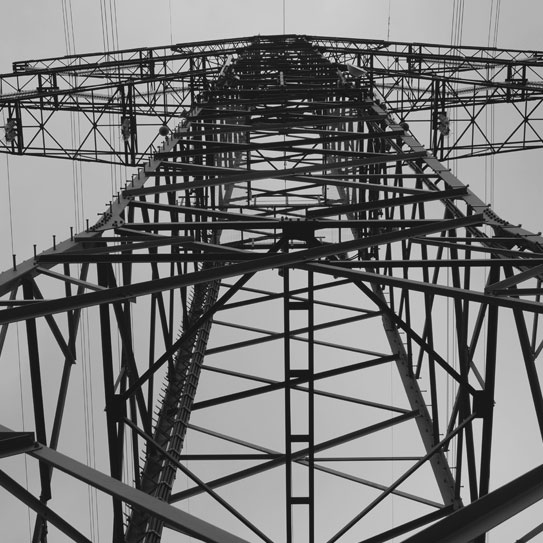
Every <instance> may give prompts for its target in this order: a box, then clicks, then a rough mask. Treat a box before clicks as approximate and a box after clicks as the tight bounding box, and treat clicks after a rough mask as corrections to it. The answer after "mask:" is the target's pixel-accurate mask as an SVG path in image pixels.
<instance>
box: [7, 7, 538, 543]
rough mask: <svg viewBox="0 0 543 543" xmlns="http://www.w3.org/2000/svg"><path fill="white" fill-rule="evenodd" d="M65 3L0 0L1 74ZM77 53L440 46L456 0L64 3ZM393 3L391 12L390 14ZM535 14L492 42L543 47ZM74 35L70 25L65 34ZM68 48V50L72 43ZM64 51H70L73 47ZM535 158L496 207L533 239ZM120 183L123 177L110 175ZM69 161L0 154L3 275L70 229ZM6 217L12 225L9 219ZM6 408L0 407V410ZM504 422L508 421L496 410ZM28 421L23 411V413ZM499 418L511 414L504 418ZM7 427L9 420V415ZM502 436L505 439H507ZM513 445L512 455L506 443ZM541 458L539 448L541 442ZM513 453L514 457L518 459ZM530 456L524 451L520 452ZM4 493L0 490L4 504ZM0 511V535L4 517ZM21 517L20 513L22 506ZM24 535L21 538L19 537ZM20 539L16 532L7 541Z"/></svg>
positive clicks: (499, 184)
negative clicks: (378, 43)
mask: <svg viewBox="0 0 543 543" xmlns="http://www.w3.org/2000/svg"><path fill="white" fill-rule="evenodd" d="M495 4H496V2H495V1H493V0H477V1H471V2H470V1H469V0H468V2H466V5H465V10H464V18H463V27H462V29H463V34H462V43H463V44H465V45H486V44H487V43H488V39H489V14H490V11H491V6H493V5H495ZM62 5H63V2H61V0H55V1H50V0H47V1H43V0H26V1H21V2H4V4H3V6H2V34H3V36H2V41H3V47H2V48H0V72H9V71H11V63H12V62H13V61H16V60H25V59H32V58H42V57H48V56H51V57H57V56H62V55H64V54H66V52H67V48H66V35H65V32H64V25H63V16H62ZM66 5H71V10H72V17H73V35H72V34H70V36H69V37H70V40H71V39H72V37H73V43H74V44H75V52H77V53H83V52H92V51H99V50H104V49H106V48H107V46H108V45H109V46H110V47H111V46H112V45H113V44H118V46H119V47H120V48H131V47H142V46H154V45H163V44H168V43H172V42H173V43H175V42H190V41H197V40H207V39H218V38H224V37H237V36H248V35H255V34H280V33H282V32H283V23H284V24H285V30H286V32H287V33H300V34H315V35H323V36H326V35H329V36H348V37H351V36H352V37H361V38H375V39H387V37H389V38H390V39H391V40H400V41H418V42H433V43H447V42H449V41H450V38H451V19H452V14H453V8H454V6H455V5H458V2H454V1H453V0H391V1H390V3H389V2H388V1H387V0H373V1H370V0H334V1H330V0H329V1H325V0H286V2H285V6H286V10H285V19H284V20H283V1H282V0H232V1H223V0H199V1H197V2H195V1H193V0H183V1H178V0H171V1H168V0H157V1H154V2H144V1H141V0H117V3H116V20H117V27H116V32H111V31H107V30H105V29H104V27H103V25H102V24H101V8H103V9H106V10H109V9H110V7H111V6H112V5H113V4H112V3H110V1H107V0H104V1H102V0H101V1H100V2H85V1H83V0H72V1H71V2H68V0H66ZM389 6H390V10H389ZM542 16H543V7H541V6H540V5H539V4H538V3H536V2H534V1H533V0H502V1H501V18H500V25H499V33H498V42H497V43H498V46H499V47H503V48H518V49H536V50H543V33H542V32H541V21H542ZM70 32H71V27H70ZM70 43H72V42H70ZM70 47H71V45H70ZM540 159H541V152H538V153H537V154H533V155H528V154H526V153H524V154H523V153H520V154H518V156H512V155H508V156H506V157H499V158H497V159H496V172H497V175H496V179H495V200H494V207H495V209H496V210H497V212H498V213H499V214H500V215H501V216H502V217H504V218H506V219H509V220H511V221H512V222H522V223H523V224H524V226H525V227H527V228H529V229H532V230H534V231H539V230H541V229H542V228H543V220H542V218H541V213H540V209H541V205H542V203H543V191H542V189H541V181H540V175H541V174H540V167H538V164H539V162H540ZM480 171H481V170H474V169H473V168H471V167H470V166H469V165H467V164H461V165H459V166H458V176H459V177H460V178H461V179H462V180H463V181H465V182H467V183H470V185H471V187H472V188H474V190H476V191H477V192H478V194H479V195H480V196H483V194H482V193H481V191H483V192H484V190H485V184H484V180H483V179H482V178H481V175H480ZM8 172H9V180H10V188H11V195H10V196H11V213H10V208H9V206H8V200H9V198H8ZM78 175H80V182H81V185H82V190H83V193H84V196H85V198H84V199H85V201H84V207H85V216H86V217H89V218H90V219H91V222H93V221H94V220H95V218H96V213H97V212H99V211H101V210H102V209H103V208H104V202H106V201H108V200H109V199H110V196H111V192H112V190H111V170H110V169H109V167H96V166H92V165H84V166H83V168H82V170H81V171H80V174H78ZM116 175H121V176H122V175H124V172H122V171H121V172H117V173H116ZM72 179H73V170H72V165H71V164H69V163H67V162H62V161H54V160H47V159H33V158H31V157H23V158H22V159H19V158H18V157H9V170H8V161H7V160H6V157H5V156H4V155H0V232H1V234H0V269H2V270H3V269H6V268H8V267H9V266H10V265H11V254H12V246H11V245H12V244H11V235H10V233H11V232H13V244H14V251H15V253H16V254H17V256H18V259H19V260H21V259H24V258H28V257H29V256H30V255H31V253H32V245H33V244H37V246H38V250H43V249H45V248H47V247H49V246H50V245H51V243H52V242H51V236H52V234H56V235H57V240H60V239H64V238H66V237H67V236H68V234H69V228H70V226H71V225H73V224H74V223H75V220H76V218H75V217H74V211H73V201H74V185H73V181H72ZM10 214H11V216H12V218H13V221H12V222H10ZM523 384H525V383H523V380H522V378H521V379H520V380H519V381H514V382H511V381H510V382H508V385H511V386H512V388H513V390H518V391H519V392H518V393H517V394H518V397H519V401H518V403H519V404H522V400H523V399H522V394H523V392H522V390H524V389H522V388H521V387H522V386H523ZM2 409H5V406H3V405H2V402H1V400H0V410H2ZM502 414H503V415H504V417H505V415H506V414H505V413H502ZM27 417H28V415H27ZM505 418H507V417H505ZM13 421H14V422H16V417H15V415H13ZM514 431H515V428H514V419H513V418H511V419H510V420H509V421H508V422H507V423H505V425H504V426H503V429H502V434H501V436H502V437H499V439H500V441H499V444H500V447H501V451H502V463H503V464H502V465H503V466H504V473H503V480H507V479H509V478H511V477H512V476H514V475H515V470H516V471H517V472H518V471H519V470H522V469H523V468H524V465H521V466H519V465H517V466H516V467H513V469H510V467H511V466H508V465H507V458H508V454H509V452H508V448H509V447H510V446H511V439H512V440H517V439H518V440H524V439H525V449H526V450H529V449H530V447H532V446H533V445H535V443H536V440H535V439H532V437H530V436H528V437H526V436H523V437H522V438H521V437H520V436H515V435H514V434H513V433H512V432H514ZM508 438H509V440H508ZM511 448H512V447H511ZM539 450H540V445H539ZM515 454H517V453H516V452H515ZM527 454H528V453H527ZM539 457H540V455H539V454H537V453H535V454H534V455H528V456H527V460H526V462H527V463H528V464H534V465H535V464H536V463H537V462H540V460H538V458H539ZM4 499H5V494H0V503H1V501H3V500H4ZM3 511H4V513H3V512H2V507H0V528H1V529H3V527H4V526H5V523H6V522H7V521H8V516H7V515H9V514H10V513H6V511H8V510H7V509H4V510H3ZM18 513H20V510H18ZM22 533H23V535H26V533H25V532H24V531H23V532H22ZM14 535H15V537H18V538H19V539H15V541H16V542H17V543H18V542H19V541H21V542H22V541H23V540H24V539H23V536H21V534H20V533H19V532H17V534H14Z"/></svg>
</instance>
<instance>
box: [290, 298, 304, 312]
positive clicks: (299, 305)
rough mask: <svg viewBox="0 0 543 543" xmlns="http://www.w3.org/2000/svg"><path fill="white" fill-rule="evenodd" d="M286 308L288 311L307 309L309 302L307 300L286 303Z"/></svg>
mask: <svg viewBox="0 0 543 543" xmlns="http://www.w3.org/2000/svg"><path fill="white" fill-rule="evenodd" d="M287 307H288V308H289V309H293V310H297V309H309V302H308V301H307V300H304V301H301V302H288V303H287Z"/></svg>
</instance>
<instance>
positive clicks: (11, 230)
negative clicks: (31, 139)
mask: <svg viewBox="0 0 543 543" xmlns="http://www.w3.org/2000/svg"><path fill="white" fill-rule="evenodd" d="M5 156H6V179H7V186H8V208H9V238H10V244H11V254H13V255H14V254H15V241H14V237H15V236H14V227H13V201H12V197H11V172H10V167H9V156H8V155H5ZM19 324H20V323H18V322H17V323H15V333H16V339H17V361H18V369H19V403H20V406H21V426H22V430H23V432H24V431H25V402H24V396H25V395H24V393H23V368H22V363H21V344H20V335H19ZM23 457H24V466H25V486H26V490H28V458H27V455H26V454H24V455H23ZM26 513H27V519H28V535H29V540H30V538H31V537H32V521H31V515H30V508H29V507H27V508H26Z"/></svg>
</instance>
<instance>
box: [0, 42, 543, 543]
mask: <svg viewBox="0 0 543 543" xmlns="http://www.w3.org/2000/svg"><path fill="white" fill-rule="evenodd" d="M542 75H543V56H542V54H540V53H537V52H526V51H505V50H498V49H483V48H467V47H461V48H458V47H445V46H440V45H428V44H404V43H391V42H377V41H370V40H353V39H343V38H322V37H310V36H268V37H264V36H259V37H252V38H242V39H237V40H224V41H214V42H202V43H196V44H182V45H177V46H174V47H171V48H154V49H138V50H128V51H119V52H112V53H107V54H106V53H104V54H97V55H79V56H73V57H63V58H60V59H46V60H38V61H27V62H19V63H15V64H14V72H13V73H12V74H6V75H3V76H1V77H0V84H1V87H0V88H1V91H0V108H1V109H2V111H3V112H4V115H5V117H6V126H5V135H4V136H5V137H4V140H3V141H0V150H1V151H4V152H11V153H17V154H29V155H44V156H53V157H59V158H68V159H72V160H73V159H78V160H88V161H100V162H113V163H120V164H127V165H139V166H140V167H139V169H138V171H137V172H136V173H135V174H134V175H133V176H132V179H131V180H129V181H128V182H127V184H126V185H125V188H124V189H123V190H122V191H121V192H120V193H119V194H118V195H117V196H116V198H115V199H114V201H113V202H111V203H110V205H109V207H108V208H107V209H106V211H105V212H104V213H103V215H102V217H101V219H100V220H99V221H98V222H97V223H96V224H95V225H94V226H91V227H89V228H88V229H87V230H86V231H84V232H81V233H78V234H76V235H74V236H73V238H72V239H69V240H66V241H65V242H62V243H59V244H56V245H55V246H54V247H52V248H51V249H49V250H47V251H44V252H43V253H40V254H38V255H36V257H35V258H34V259H32V260H29V261H27V262H23V263H19V264H17V265H15V266H14V269H12V270H9V271H6V272H4V273H3V274H0V295H1V298H0V304H2V306H3V309H1V310H0V325H1V329H0V351H1V352H2V358H6V361H5V362H4V363H5V364H10V363H11V362H12V360H10V358H12V357H11V355H10V352H11V349H13V342H14V341H15V339H14V337H15V334H16V331H17V330H18V328H16V325H15V324H14V323H17V322H19V321H24V323H25V325H24V327H21V331H22V330H23V329H24V332H25V334H24V336H25V341H26V349H23V356H24V358H25V360H26V361H27V364H28V367H29V378H30V381H31V389H32V405H33V414H34V428H33V432H21V431H15V430H21V429H20V428H19V429H10V428H7V427H5V426H2V427H1V429H2V433H0V438H1V440H0V447H1V448H0V456H15V457H17V455H21V453H26V454H27V456H29V457H31V458H32V459H34V460H35V461H36V462H35V464H32V466H31V469H34V470H35V471H34V472H33V473H35V474H36V480H37V481H38V480H39V489H37V491H38V492H39V495H40V498H39V499H38V498H36V497H35V496H34V492H33V491H32V489H27V488H25V487H24V486H23V485H22V484H21V482H18V481H17V480H16V479H15V478H13V477H11V476H10V475H8V473H7V472H6V471H0V485H1V486H3V487H4V488H5V489H7V490H8V491H9V492H10V493H12V494H13V495H14V496H16V497H17V498H18V499H19V500H21V501H22V502H23V503H25V504H26V505H27V506H29V507H30V508H31V509H33V510H34V511H35V512H36V513H37V515H36V521H35V525H34V532H33V541H35V542H39V541H46V539H47V533H48V530H57V529H58V530H60V531H62V532H63V533H64V534H66V535H67V536H68V537H69V538H71V539H72V540H74V541H78V542H83V541H85V542H87V541H89V537H88V536H86V535H84V532H85V524H81V523H80V522H79V521H77V515H74V514H73V511H72V510H71V509H70V503H68V504H66V503H64V502H63V500H62V496H61V495H64V496H65V495H66V494H68V495H69V494H70V492H77V490H71V489H72V488H73V489H80V487H81V483H79V482H77V481H76V480H79V481H83V482H84V483H86V484H88V485H90V486H91V487H93V488H97V489H99V490H101V491H103V492H105V493H106V494H109V495H110V496H111V497H112V502H108V503H109V504H110V505H109V506H108V510H110V517H111V518H109V517H107V522H104V523H103V524H108V523H111V524H112V526H113V541H114V542H121V541H126V542H130V543H132V542H139V541H142V542H143V541H144V542H146V543H151V542H158V541H160V540H161V539H163V540H164V541H168V537H169V534H170V533H171V532H170V531H171V530H172V529H173V530H175V531H178V532H182V533H184V534H186V535H189V536H193V537H196V538H197V539H200V540H203V541H208V542H213V543H218V542H219V541H220V542H241V541H260V540H264V541H266V542H268V543H270V542H272V541H273V542H276V541H277V542H282V541H286V542H287V543H291V542H293V541H296V542H298V541H309V542H311V543H312V542H314V541H318V542H321V541H322V542H328V543H333V542H335V541H345V542H364V543H377V542H385V541H391V540H393V539H394V538H397V537H400V538H401V539H402V540H404V539H405V538H408V539H405V540H406V541H409V542H410V543H417V542H423V541H435V542H438V541H443V542H445V541H447V542H453V541H455V542H467V541H476V542H483V541H485V534H486V533H487V532H488V531H489V530H491V529H492V528H494V527H495V526H496V525H498V524H499V523H501V522H502V521H504V520H506V519H508V518H510V517H512V516H514V515H515V514H517V513H518V512H520V511H522V510H524V509H525V508H526V507H527V506H528V505H530V504H532V503H535V502H536V501H538V500H540V499H541V498H542V497H543V495H542V494H543V490H542V488H543V487H542V484H541V483H542V482H543V481H542V478H543V472H542V468H536V469H534V470H532V471H530V472H528V473H526V475H524V476H522V477H520V478H518V479H515V480H514V481H512V482H511V483H508V484H507V485H505V486H502V487H500V488H496V484H495V483H494V482H493V479H492V475H493V474H494V471H493V464H492V459H493V456H492V436H493V425H494V404H495V402H496V401H497V400H498V398H497V397H496V396H495V382H496V371H497V367H498V365H499V364H500V363H502V357H500V352H501V351H503V346H502V345H501V343H500V338H499V337H498V335H499V334H498V317H500V319H503V318H504V317H502V315H504V316H505V318H508V319H512V320H511V322H512V323H513V324H512V326H511V329H510V330H509V333H510V335H511V338H509V339H510V340H511V341H513V340H514V342H515V344H516V345H518V347H517V348H518V349H519V352H521V353H522V356H521V359H520V360H515V364H518V371H521V370H522V371H524V372H525V373H526V375H527V376H528V380H527V382H528V383H529V387H528V390H527V391H526V394H527V395H530V398H531V406H532V407H533V411H532V412H533V414H534V420H535V421H536V423H535V424H536V428H537V429H538V431H539V432H540V433H541V435H542V437H543V396H542V393H541V387H540V382H539V377H538V370H537V366H536V359H537V357H538V356H539V355H540V353H541V351H542V350H543V338H542V337H541V332H540V329H539V315H540V314H541V313H543V304H542V303H541V301H540V296H541V293H542V288H541V278H542V277H543V239H542V238H541V237H540V236H539V235H535V234H532V233H531V232H528V231H526V230H524V229H522V228H521V227H519V226H514V225H512V224H510V223H508V222H507V221H506V220H503V219H502V218H500V217H498V216H497V215H496V214H495V213H494V212H493V211H492V210H491V209H490V208H489V206H487V205H486V204H485V203H483V202H482V201H481V200H480V199H479V198H478V197H477V196H476V195H475V194H474V193H473V192H472V191H470V189H469V188H468V187H467V186H466V185H465V184H463V183H462V182H461V181H460V180H459V179H458V178H457V177H456V176H455V175H454V174H453V173H452V172H451V170H450V169H449V168H447V167H446V166H445V165H444V164H443V160H445V159H448V158H460V157H468V156H475V155H484V154H492V153H497V152H506V151H513V150H520V149H527V148H535V147H541V143H542V142H543V140H542V139H541V137H540V135H539V126H540V120H539V119H538V115H539V107H540V104H541V100H542V98H543V92H542V91H543V86H542V81H541V76H542ZM492 105H494V107H495V108H496V113H497V114H500V115H501V114H502V113H503V120H502V121H501V122H500V124H499V130H496V131H495V132H494V133H493V135H492V137H491V136H490V135H489V134H487V133H486V132H485V130H484V129H483V125H482V122H481V118H482V115H483V112H484V111H485V108H488V107H489V106H492ZM74 116H76V117H77V119H78V121H77V122H78V123H79V126H81V127H83V128H82V132H81V133H80V138H79V141H77V142H75V143H74V140H73V138H72V139H71V140H70V141H64V140H63V139H62V138H63V137H66V131H65V130H64V131H63V129H62V127H65V126H66V122H70V118H72V119H73V117H74ZM85 123H86V124H85ZM164 125H169V126H170V128H171V130H169V129H166V128H165V126H164ZM85 126H86V128H84V127H85ZM159 127H162V128H161V133H162V135H161V136H157V130H158V128H159ZM419 133H420V134H419ZM158 140H163V141H161V142H160V143H159V142H158ZM421 142H422V143H421ZM423 144H424V145H423ZM445 316H446V318H445ZM83 322H85V323H87V326H86V328H85V327H84V326H83V324H82V323H83ZM83 336H84V338H83ZM82 338H83V339H82ZM82 341H84V342H85V343H86V344H92V345H93V346H94V347H93V349H94V350H93V351H92V356H91V363H92V366H93V368H94V370H93V371H94V372H95V375H96V374H99V373H100V374H101V377H100V379H98V378H97V377H95V378H94V379H93V380H92V382H91V388H92V389H93V391H94V395H95V396H100V397H102V398H103V403H104V404H105V413H104V414H103V415H102V418H101V419H100V422H97V423H96V426H97V430H98V431H100V432H103V437H102V438H99V445H100V446H101V447H102V448H103V450H104V451H106V453H105V455H104V456H103V458H102V460H103V465H102V464H101V461H100V460H99V461H98V463H97V465H95V466H92V467H89V466H87V465H85V464H83V463H81V462H79V461H78V460H77V459H79V458H80V456H81V453H80V451H79V449H78V443H75V442H74V440H73V439H70V435H71V434H70V432H72V429H73V428H74V427H77V425H78V424H79V425H81V421H80V420H78V409H79V406H80V402H81V400H80V399H77V398H76V397H74V396H73V395H71V393H70V390H71V387H72V386H73V385H72V383H71V381H73V380H74V374H76V373H77V372H80V371H82V370H81V351H82V347H81V345H82ZM505 356H507V355H505ZM59 357H60V358H61V359H62V360H63V364H58V363H53V362H57V360H56V359H58V358H59ZM84 415H85V416H87V417H88V415H89V413H88V412H85V413H84ZM58 471H61V472H63V473H65V474H68V475H69V476H70V477H69V478H68V479H65V478H61V480H60V481H58V483H57V478H58V477H57V472H58ZM106 472H107V474H106ZM62 485H66V486H62ZM70 485H73V486H70ZM57 486H60V487H61V490H58V491H55V488H57ZM67 489H68V490H67ZM79 491H80V490H79ZM111 503H112V506H111ZM71 505H73V504H71ZM59 507H62V508H63V509H62V510H61V509H60V508H59ZM64 508H65V509H64ZM391 511H393V522H391ZM430 525H431V526H430ZM429 526H430V527H429ZM165 528H166V529H165ZM529 528H530V530H531V532H530V533H529V534H527V535H526V536H525V538H524V539H523V541H528V540H529V539H532V537H534V536H535V534H536V533H539V531H541V529H540V528H538V527H534V526H530V527H529ZM413 534H414V535H413ZM530 534H531V535H530ZM520 535H524V534H519V537H520ZM179 537H180V536H179V535H175V536H174V539H173V540H175V541H177V540H178V538H179Z"/></svg>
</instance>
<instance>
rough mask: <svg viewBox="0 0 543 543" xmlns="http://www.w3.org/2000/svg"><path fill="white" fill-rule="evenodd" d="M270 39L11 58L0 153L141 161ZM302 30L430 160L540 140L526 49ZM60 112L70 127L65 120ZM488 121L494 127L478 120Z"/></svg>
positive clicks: (535, 72)
mask: <svg viewBox="0 0 543 543" xmlns="http://www.w3.org/2000/svg"><path fill="white" fill-rule="evenodd" d="M280 39H282V37H280V36H276V37H259V36H256V37H245V38H238V39H231V40H217V41H206V42H198V43H188V44H178V45H175V46H168V47H154V48H140V49H129V50H123V51H114V52H108V53H99V54H85V55H72V56H65V57H62V58H49V59H38V60H25V61H18V62H15V63H14V64H13V72H12V73H10V74H3V75H0V110H1V111H2V113H3V116H4V119H3V121H4V125H5V130H4V132H5V134H4V137H3V138H1V139H0V152H10V153H18V154H31V155H41V156H54V157H57V158H66V159H77V160H86V161H99V162H112V163H119V164H131V165H136V164H143V163H144V162H145V161H146V160H147V159H148V157H149V156H150V155H152V154H153V153H154V152H156V148H157V144H158V141H159V136H158V135H157V132H158V128H159V127H160V126H162V125H167V126H168V125H169V128H170V129H173V126H172V123H173V122H175V119H176V118H177V117H179V116H180V115H182V114H183V113H184V112H185V113H186V111H187V110H188V109H189V108H190V107H191V105H192V104H193V103H194V102H195V101H196V100H201V99H204V100H205V99H206V98H205V95H206V93H208V91H210V87H211V86H212V85H215V84H217V81H220V80H222V79H224V76H225V72H224V69H225V65H228V63H230V62H235V61H236V59H238V58H239V57H240V56H241V55H243V54H244V51H246V50H248V49H250V48H251V47H252V44H254V43H258V41H259V40H264V41H267V42H268V43H269V42H270V41H271V40H280ZM286 39H293V37H292V36H290V37H289V36H287V37H286ZM301 39H304V40H305V41H306V42H307V43H308V44H309V45H310V46H311V47H312V48H313V49H314V51H316V52H319V53H321V54H323V55H325V56H326V57H327V58H328V59H330V60H331V61H332V62H333V63H334V67H335V68H336V69H337V71H338V73H340V77H341V79H342V80H343V81H345V80H346V79H350V78H355V79H357V78H359V79H362V80H364V83H363V84H364V86H365V87H369V89H370V92H371V93H372V94H373V95H374V96H375V97H376V98H379V99H380V100H382V101H384V102H386V104H387V111H388V112H389V113H390V114H392V115H394V116H395V117H396V119H398V120H399V121H401V122H407V123H411V125H412V129H413V130H414V131H415V133H416V134H417V137H418V138H419V141H421V142H422V143H423V144H424V145H425V147H426V148H427V149H430V150H432V151H433V152H434V154H436V156H438V157H439V158H446V159H455V158H462V157H470V156H477V155H487V154H493V153H498V152H507V151H515V150H519V149H532V148H539V147H541V146H542V141H543V139H542V130H541V121H540V118H541V114H540V111H541V107H540V106H541V100H542V99H543V79H542V77H543V58H542V57H541V55H540V53H538V52H537V51H520V50H505V49H496V48H485V47H453V46H449V45H439V44H422V43H403V42H385V41H378V40H362V39H351V38H341V37H337V38H331V37H319V36H304V37H303V38H301ZM274 47H275V46H274ZM336 76H337V74H335V73H334V74H330V77H331V78H332V79H334V78H336ZM232 77H234V78H235V74H234V75H233V76H232ZM244 98H245V102H246V103H248V102H247V101H248V100H250V98H249V97H247V96H244ZM222 99H223V100H227V99H228V96H227V95H226V94H225V95H224V96H223V97H222ZM504 103H508V104H509V105H508V106H506V107H505V108H504V107H503V104H504ZM69 122H71V123H73V124H72V126H74V127H77V130H76V131H74V130H66V124H67V123H69ZM489 124H490V125H492V126H495V127H496V129H494V128H492V130H488V129H487V126H488V125H489Z"/></svg>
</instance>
